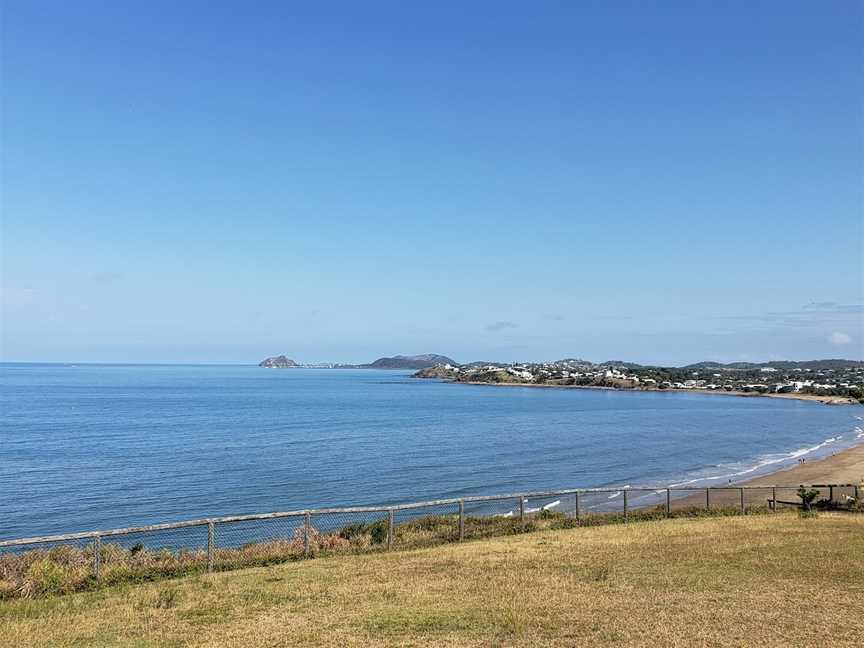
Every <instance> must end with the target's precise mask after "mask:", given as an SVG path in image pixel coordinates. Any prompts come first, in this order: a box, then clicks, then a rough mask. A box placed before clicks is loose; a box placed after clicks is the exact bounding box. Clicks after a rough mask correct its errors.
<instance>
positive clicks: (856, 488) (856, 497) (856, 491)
mask: <svg viewBox="0 0 864 648" xmlns="http://www.w3.org/2000/svg"><path fill="white" fill-rule="evenodd" d="M855 501H856V502H857V501H858V486H857V484H856V486H855Z"/></svg>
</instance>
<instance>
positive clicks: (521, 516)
mask: <svg viewBox="0 0 864 648" xmlns="http://www.w3.org/2000/svg"><path fill="white" fill-rule="evenodd" d="M519 521H520V522H524V521H525V498H524V497H522V496H521V495H520V496H519Z"/></svg>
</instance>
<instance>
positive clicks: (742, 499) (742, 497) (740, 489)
mask: <svg viewBox="0 0 864 648" xmlns="http://www.w3.org/2000/svg"><path fill="white" fill-rule="evenodd" d="M738 490H739V491H740V492H741V514H742V515H743V514H744V513H745V510H744V489H743V488H739V489H738Z"/></svg>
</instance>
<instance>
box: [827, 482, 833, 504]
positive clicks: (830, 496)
mask: <svg viewBox="0 0 864 648" xmlns="http://www.w3.org/2000/svg"><path fill="white" fill-rule="evenodd" d="M828 501H829V502H833V501H834V486H833V485H831V486H828Z"/></svg>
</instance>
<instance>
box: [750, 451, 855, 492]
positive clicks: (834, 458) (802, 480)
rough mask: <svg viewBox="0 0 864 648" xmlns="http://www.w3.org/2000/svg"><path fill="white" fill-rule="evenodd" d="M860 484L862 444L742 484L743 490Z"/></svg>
mask: <svg viewBox="0 0 864 648" xmlns="http://www.w3.org/2000/svg"><path fill="white" fill-rule="evenodd" d="M775 484H777V485H791V484H864V443H862V444H859V445H857V446H855V447H852V448H849V449H848V450H842V451H840V452H837V453H836V454H834V455H831V456H829V457H825V458H824V459H814V460H813V461H806V462H805V463H803V464H798V465H796V466H792V467H791V468H786V469H785V470H778V471H777V472H773V473H769V474H767V475H762V476H760V477H756V478H755V479H751V480H748V481H746V482H743V485H746V486H771V485H775Z"/></svg>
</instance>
